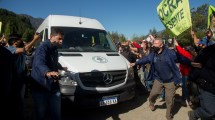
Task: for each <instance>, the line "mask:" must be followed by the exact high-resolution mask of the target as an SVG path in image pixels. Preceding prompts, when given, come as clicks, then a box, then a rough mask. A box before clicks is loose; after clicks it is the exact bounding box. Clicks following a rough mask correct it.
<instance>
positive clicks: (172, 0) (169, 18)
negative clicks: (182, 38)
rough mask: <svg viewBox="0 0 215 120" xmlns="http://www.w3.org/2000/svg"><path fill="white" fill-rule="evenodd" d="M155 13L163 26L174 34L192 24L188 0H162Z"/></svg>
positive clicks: (179, 32)
mask: <svg viewBox="0 0 215 120" xmlns="http://www.w3.org/2000/svg"><path fill="white" fill-rule="evenodd" d="M157 13H158V16H159V17H160V20H161V22H162V23H163V24H164V26H165V27H166V28H167V29H169V30H170V31H171V32H172V33H173V34H175V35H176V36H178V35H179V34H181V33H182V32H184V31H185V30H187V29H188V28H190V27H191V26H192V23H191V16H190V7H189V1H188V0H163V1H162V2H161V3H160V4H159V5H158V7H157Z"/></svg>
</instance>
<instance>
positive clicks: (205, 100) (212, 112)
mask: <svg viewBox="0 0 215 120" xmlns="http://www.w3.org/2000/svg"><path fill="white" fill-rule="evenodd" d="M213 91H215V88H213ZM199 101H200V105H201V106H200V107H199V108H197V109H196V110H195V111H194V114H195V115H196V117H198V118H201V119H207V120H209V119H211V118H213V117H214V116H215V109H214V108H215V104H214V101H215V94H213V93H211V92H208V91H206V90H203V89H200V95H199Z"/></svg>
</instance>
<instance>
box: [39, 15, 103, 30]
mask: <svg viewBox="0 0 215 120" xmlns="http://www.w3.org/2000/svg"><path fill="white" fill-rule="evenodd" d="M48 26H61V27H78V28H93V29H101V30H105V28H104V27H103V25H102V24H101V23H100V22H99V21H97V20H96V19H91V18H86V17H78V16H68V15H49V16H48V17H47V18H46V19H45V20H44V21H43V23H42V24H41V25H40V26H39V28H38V30H39V29H44V27H48Z"/></svg>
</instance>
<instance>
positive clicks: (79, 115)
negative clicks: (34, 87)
mask: <svg viewBox="0 0 215 120" xmlns="http://www.w3.org/2000/svg"><path fill="white" fill-rule="evenodd" d="M176 93H177V94H176V98H178V96H180V95H181V88H178V89H177V92H176ZM147 97H148V96H147V95H146V94H142V93H141V92H138V93H137V96H136V97H135V98H134V99H132V100H130V101H127V102H124V103H120V104H118V105H114V106H107V107H104V108H99V109H98V108H97V109H82V108H76V107H74V106H73V105H70V104H68V103H65V104H63V108H62V120H166V119H165V112H166V106H165V102H164V101H163V102H159V100H157V102H156V110H155V111H153V112H152V111H151V110H150V109H149V107H148V101H147ZM178 99H179V98H178ZM26 101H27V103H26V114H27V115H26V118H27V120H34V119H33V118H34V114H33V112H32V109H33V107H32V104H31V99H30V98H27V99H26ZM189 110H191V108H189V107H183V106H181V104H180V103H178V102H175V106H174V120H188V115H187V112H188V111H189Z"/></svg>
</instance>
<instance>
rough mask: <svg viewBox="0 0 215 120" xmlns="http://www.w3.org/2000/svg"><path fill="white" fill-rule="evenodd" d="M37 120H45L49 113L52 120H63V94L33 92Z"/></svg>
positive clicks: (58, 92)
mask: <svg viewBox="0 0 215 120" xmlns="http://www.w3.org/2000/svg"><path fill="white" fill-rule="evenodd" d="M32 97H33V101H34V107H35V113H36V120H45V119H46V117H47V116H46V115H47V113H49V114H50V118H51V120H61V94H60V91H57V92H49V91H39V92H38V91H32Z"/></svg>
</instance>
